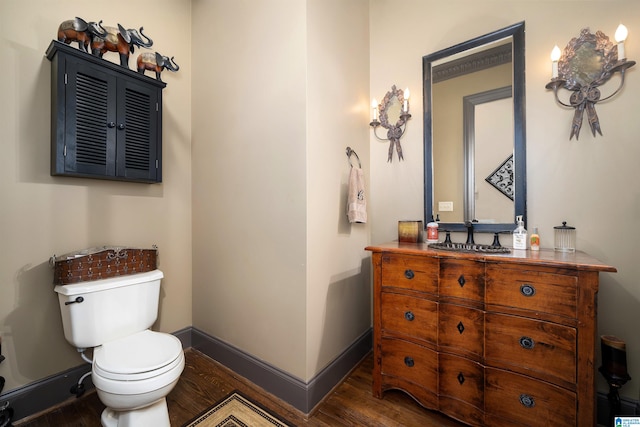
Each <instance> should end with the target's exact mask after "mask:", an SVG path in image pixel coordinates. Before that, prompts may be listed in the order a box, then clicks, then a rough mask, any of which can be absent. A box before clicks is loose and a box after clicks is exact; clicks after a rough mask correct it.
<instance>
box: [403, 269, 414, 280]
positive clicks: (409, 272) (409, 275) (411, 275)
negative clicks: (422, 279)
mask: <svg viewBox="0 0 640 427" xmlns="http://www.w3.org/2000/svg"><path fill="white" fill-rule="evenodd" d="M415 275H416V274H415V273H414V272H413V270H405V271H404V277H406V278H407V279H409V280H411V279H413V278H414V277H415Z"/></svg>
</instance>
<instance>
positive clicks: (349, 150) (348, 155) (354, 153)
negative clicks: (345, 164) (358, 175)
mask: <svg viewBox="0 0 640 427" xmlns="http://www.w3.org/2000/svg"><path fill="white" fill-rule="evenodd" d="M352 154H353V155H354V156H356V159H358V167H359V168H360V169H362V163H360V157H358V153H356V152H355V151H354V150H352V149H351V147H347V158H348V159H349V165H351V167H353V164H352V163H351V155H352Z"/></svg>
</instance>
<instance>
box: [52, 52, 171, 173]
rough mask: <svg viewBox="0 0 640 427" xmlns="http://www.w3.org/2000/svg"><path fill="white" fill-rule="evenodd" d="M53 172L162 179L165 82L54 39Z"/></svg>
mask: <svg viewBox="0 0 640 427" xmlns="http://www.w3.org/2000/svg"><path fill="white" fill-rule="evenodd" d="M46 55H47V59H49V60H50V61H51V175H66V176H76V177H85V178H101V179H113V180H124V181H136V182H147V183H156V182H161V181H162V89H163V88H164V87H165V83H163V82H161V81H158V80H156V79H153V78H150V77H147V76H144V75H142V74H139V73H136V72H135V71H133V70H129V69H126V68H124V67H122V66H120V65H119V64H115V63H112V62H110V61H107V60H104V59H101V58H98V57H95V56H93V55H91V54H89V53H86V52H82V51H80V50H79V49H76V48H74V47H71V46H69V45H66V44H64V43H60V42H58V41H55V40H54V41H52V42H51V44H50V45H49V48H48V49H47V53H46Z"/></svg>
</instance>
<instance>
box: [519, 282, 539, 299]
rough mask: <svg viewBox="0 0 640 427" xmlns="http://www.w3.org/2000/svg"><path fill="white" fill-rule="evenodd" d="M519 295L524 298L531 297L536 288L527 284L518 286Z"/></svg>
mask: <svg viewBox="0 0 640 427" xmlns="http://www.w3.org/2000/svg"><path fill="white" fill-rule="evenodd" d="M520 293H521V294H522V295H524V296H525V297H532V296H534V295H535V294H536V288H534V287H533V286H532V285H529V284H526V285H522V286H520Z"/></svg>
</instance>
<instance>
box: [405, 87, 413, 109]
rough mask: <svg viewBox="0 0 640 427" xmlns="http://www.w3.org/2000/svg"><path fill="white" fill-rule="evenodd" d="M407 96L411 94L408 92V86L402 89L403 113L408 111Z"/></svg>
mask: <svg viewBox="0 0 640 427" xmlns="http://www.w3.org/2000/svg"><path fill="white" fill-rule="evenodd" d="M409 96H411V93H409V88H406V89H405V90H404V112H405V113H408V112H409Z"/></svg>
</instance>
